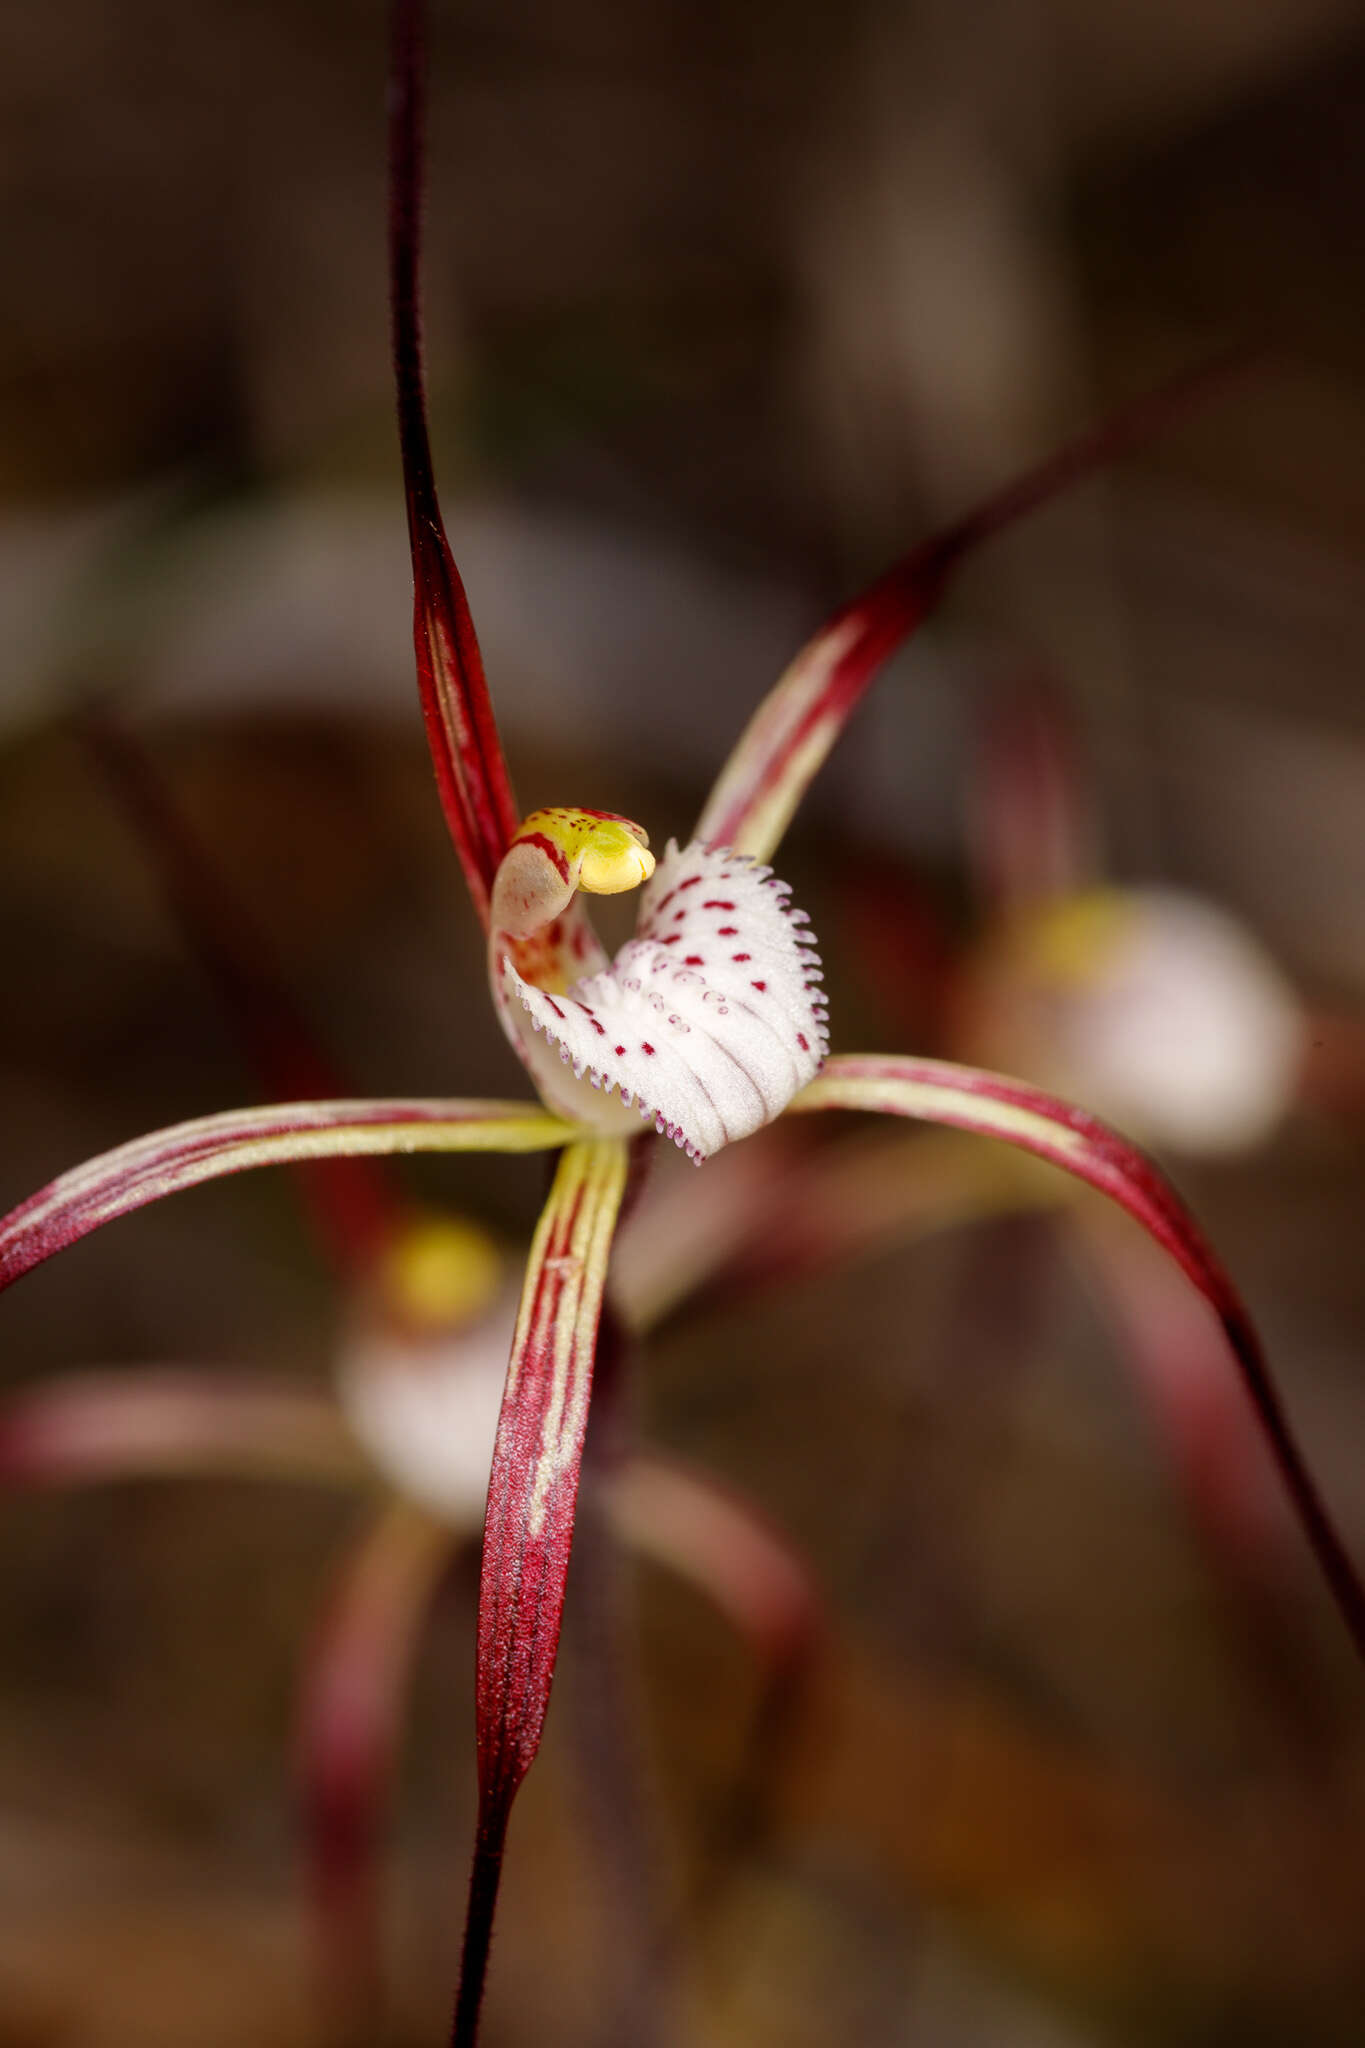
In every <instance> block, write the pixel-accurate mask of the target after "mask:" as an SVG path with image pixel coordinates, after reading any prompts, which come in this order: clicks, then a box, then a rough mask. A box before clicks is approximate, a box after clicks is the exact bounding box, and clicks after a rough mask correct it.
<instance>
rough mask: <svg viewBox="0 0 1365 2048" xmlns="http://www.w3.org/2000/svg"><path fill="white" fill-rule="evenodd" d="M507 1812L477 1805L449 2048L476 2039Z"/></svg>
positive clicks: (468, 2047) (471, 2045)
mask: <svg viewBox="0 0 1365 2048" xmlns="http://www.w3.org/2000/svg"><path fill="white" fill-rule="evenodd" d="M508 1811H509V1809H508V1805H507V1803H506V1801H501V1802H499V1806H498V1810H497V1811H496V1812H494V1813H489V1811H488V1810H487V1808H486V1807H485V1806H484V1805H483V1803H482V1802H480V1807H479V1824H478V1830H477V1833H476V1834H475V1838H474V1864H473V1868H472V1869H471V1871H470V1873H469V1910H468V1913H467V1915H466V1917H465V1928H464V1949H463V1952H462V1954H461V1957H460V1989H459V1993H458V1995H457V1997H456V2001H455V2023H454V2025H453V2027H452V2028H451V2032H450V2048H475V2043H476V2042H477V2041H478V2038H479V2016H480V2014H481V2012H482V2010H483V1988H484V1985H485V1983H486V1982H487V1981H488V1956H489V1951H490V1949H491V1947H492V1941H493V1915H494V1914H495V1912H496V1911H497V1905H498V1887H499V1885H500V1884H501V1882H502V1856H503V1849H504V1848H505V1846H506V1842H507V1820H508Z"/></svg>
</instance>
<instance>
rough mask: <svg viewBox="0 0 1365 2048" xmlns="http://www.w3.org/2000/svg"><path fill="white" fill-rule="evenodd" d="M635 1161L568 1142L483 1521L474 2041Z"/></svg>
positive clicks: (532, 1277) (542, 1700) (541, 1236)
mask: <svg viewBox="0 0 1365 2048" xmlns="http://www.w3.org/2000/svg"><path fill="white" fill-rule="evenodd" d="M627 1160H628V1148H627V1146H626V1145H625V1143H624V1142H623V1141H622V1140H620V1139H617V1138H598V1139H586V1140H580V1141H579V1142H577V1143H575V1144H573V1145H570V1146H569V1147H568V1149H567V1150H566V1151H565V1153H564V1155H563V1157H562V1158H561V1160H560V1162H559V1167H558V1170H557V1171H556V1173H555V1178H554V1185H553V1186H552V1188H551V1190H550V1196H549V1199H548V1201H547V1202H546V1205H545V1209H544V1212H543V1214H542V1216H541V1219H540V1222H539V1224H538V1225H537V1228H536V1233H535V1238H534V1240H533V1242H532V1245H531V1256H530V1259H529V1261H528V1263H527V1267H526V1278H525V1281H524V1283H523V1286H522V1294H521V1307H520V1311H519V1313H518V1316H517V1328H516V1335H515V1337H514V1338H513V1342H512V1356H511V1360H510V1363H509V1365H508V1368H507V1386H506V1391H505V1392H504V1395H503V1403H502V1413H501V1415H500V1416H499V1419H498V1435H497V1443H496V1445H495V1448H494V1452H493V1470H492V1473H491V1476H490V1478H489V1486H488V1513H487V1517H486V1520H485V1522H484V1538H483V1572H482V1578H481V1581H480V1586H479V1628H478V1659H477V1665H476V1680H475V1712H476V1726H477V1737H478V1762H479V1822H478V1836H477V1841H476V1845H475V1852H474V1871H473V1877H472V1880H471V1884H470V1903H469V1919H468V1922H467V1924H466V1928H465V1948H464V1962H463V1966H462V1970H461V1982H460V1997H459V2006H458V2009H457V2013H456V2020H455V2034H454V2039H455V2040H456V2041H472V2040H473V2039H474V2037H475V2033H476V2030H477V2024H478V2011H479V2005H480V2002H481V1999H482V1994H483V1980H484V1976H485V1973H486V1969H487V1962H488V1939H489V1934H490V1931H491V1927H492V1919H493V1908H494V1905H495V1903H496V1898H497V1888H498V1877H499V1873H500V1871H501V1866H502V1850H503V1842H504V1838H505V1835H506V1829H507V1820H508V1816H509V1814H510V1812H511V1807H512V1801H513V1799H514V1798H515V1796H516V1793H517V1789H518V1787H519V1786H520V1784H521V1781H522V1779H523V1778H524V1777H525V1775H526V1772H527V1770H528V1769H529V1768H530V1765H531V1763H532V1761H533V1759H534V1757H535V1754H536V1751H537V1749H538V1748H539V1745H540V1736H541V1730H542V1727H543V1726H544V1721H545V1709H546V1706H547V1705H548V1703H549V1697H550V1682H551V1680H552V1678H553V1676H554V1665H555V1654H556V1651H557V1648H558V1644H559V1624H560V1616H561V1613H562V1611H563V1606H564V1583H565V1578H566V1575H567V1573H568V1568H569V1550H570V1545H571V1542H572V1538H573V1524H574V1511H575V1506H576V1503H577V1497H578V1476H579V1470H580V1466H581V1463H582V1456H583V1434H584V1430H585V1428H586V1426H587V1419H588V1399H589V1395H590V1393H591V1389H592V1373H593V1362H594V1358H595V1354H596V1349H597V1328H598V1320H599V1317H600V1315H601V1311H602V1293H603V1288H604V1286H605V1284H606V1276H607V1261H608V1257H609V1255H610V1251H611V1241H612V1236H613V1233H614V1231H615V1228H616V1219H617V1216H618V1214H619V1213H620V1207H621V1199H622V1196H623V1195H624V1193H625V1186H626V1166H627Z"/></svg>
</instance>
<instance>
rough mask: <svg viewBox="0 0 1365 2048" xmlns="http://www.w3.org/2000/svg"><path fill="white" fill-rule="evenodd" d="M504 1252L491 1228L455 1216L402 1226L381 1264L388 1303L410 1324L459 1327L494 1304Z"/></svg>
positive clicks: (426, 1327)
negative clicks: (501, 1253)
mask: <svg viewBox="0 0 1365 2048" xmlns="http://www.w3.org/2000/svg"><path fill="white" fill-rule="evenodd" d="M501 1278H502V1258H501V1256H500V1254H499V1252H498V1248H497V1246H496V1245H495V1244H494V1242H493V1240H492V1238H491V1237H490V1236H489V1235H488V1233H487V1231H484V1230H480V1228H479V1227H478V1225H477V1224H476V1223H466V1222H464V1221H463V1220H462V1219H460V1218H458V1217H454V1216H450V1217H445V1216H432V1217H424V1218H423V1219H422V1220H421V1221H420V1222H417V1223H413V1224H410V1225H408V1227H407V1228H406V1229H404V1230H403V1231H401V1232H400V1234H399V1236H398V1237H397V1239H396V1240H395V1242H394V1243H393V1244H392V1245H391V1246H390V1248H389V1250H388V1252H387V1253H386V1254H385V1257H384V1261H383V1265H382V1267H381V1270H380V1284H381V1287H382V1289H383V1298H384V1303H385V1306H386V1307H387V1309H388V1310H389V1312H390V1314H391V1315H393V1316H394V1317H395V1319H396V1320H397V1321H398V1322H400V1323H402V1324H403V1325H404V1326H405V1327H406V1328H408V1329H415V1330H417V1331H421V1332H436V1331H440V1330H459V1329H462V1328H464V1327H465V1326H467V1325H468V1324H470V1323H472V1322H473V1321H474V1320H475V1319H476V1317H478V1316H479V1315H481V1314H482V1313H483V1311H484V1310H485V1309H486V1308H489V1307H490V1306H491V1305H492V1302H493V1299H494V1297H495V1295H496V1294H497V1291H498V1285H499V1282H500V1281H501Z"/></svg>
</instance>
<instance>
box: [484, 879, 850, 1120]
mask: <svg viewBox="0 0 1365 2048" xmlns="http://www.w3.org/2000/svg"><path fill="white" fill-rule="evenodd" d="M812 940H813V935H812V933H811V930H810V925H809V921H808V919H807V917H806V914H805V912H804V911H802V910H794V909H793V908H792V904H791V892H790V890H789V888H788V886H787V884H786V883H785V882H783V881H781V880H780V879H779V878H778V877H777V876H776V875H774V874H773V873H772V871H771V870H770V869H769V868H766V867H759V866H756V865H755V864H754V862H753V861H751V860H749V859H748V858H747V857H746V856H744V855H742V854H736V853H733V852H731V851H730V850H729V849H728V848H726V847H717V846H703V845H702V844H701V843H700V842H696V841H694V842H693V844H692V845H690V846H688V847H685V848H684V849H683V850H682V851H681V852H680V851H679V850H678V848H677V846H676V845H675V844H674V843H673V842H672V841H670V842H669V846H668V850H667V852H666V853H665V854H664V857H663V859H662V860H661V861H660V863H659V865H658V867H657V869H656V870H655V873H654V876H653V879H652V880H651V881H650V882H649V883H648V884H647V886H646V887H645V889H644V891H643V892H642V895H641V899H640V921H639V926H638V929H637V932H636V936H635V937H634V938H633V939H631V940H629V941H628V942H627V944H626V945H624V946H623V947H622V948H621V951H620V952H619V953H618V954H617V956H616V958H615V960H614V961H613V962H612V964H611V966H610V967H608V968H605V969H604V970H602V971H601V972H600V973H597V974H592V975H589V976H587V977H586V978H585V979H584V980H582V981H578V982H575V983H574V984H573V986H572V987H570V988H569V989H567V990H566V991H565V992H564V993H563V994H553V993H551V992H550V991H549V990H547V989H543V988H536V987H534V986H533V985H532V984H531V983H530V982H528V981H526V980H524V979H523V978H522V977H521V976H520V975H519V974H518V973H517V971H516V969H515V967H514V966H513V965H512V963H511V961H510V959H505V960H504V962H503V966H502V973H503V982H504V990H505V992H506V995H507V996H508V997H509V998H510V999H511V1000H509V1004H508V1007H509V1009H510V1010H511V1011H512V1013H513V1014H514V1015H515V1014H516V1010H517V1007H518V1006H519V1007H520V1009H521V1011H522V1012H523V1013H524V1017H525V1019H526V1022H525V1023H524V1024H523V1025H522V1038H523V1042H524V1047H525V1052H526V1057H527V1061H528V1064H529V1065H530V1066H531V1069H532V1072H533V1073H534V1075H535V1077H536V1080H537V1083H538V1085H539V1086H540V1088H541V1092H542V1094H543V1095H544V1096H545V1099H546V1100H547V1102H549V1103H551V1104H552V1105H553V1106H554V1107H556V1108H558V1109H561V1110H562V1111H563V1112H564V1113H565V1114H566V1115H572V1116H575V1117H577V1118H578V1119H579V1120H581V1121H582V1122H584V1123H594V1124H597V1125H598V1126H599V1127H601V1126H603V1125H606V1127H608V1128H612V1127H614V1128H616V1129H630V1128H633V1127H634V1121H633V1120H634V1117H636V1116H639V1117H644V1118H646V1119H647V1120H648V1121H649V1122H651V1123H653V1124H654V1126H655V1127H656V1129H657V1130H659V1131H660V1132H661V1133H662V1134H663V1135H664V1136H665V1137H669V1138H672V1139H673V1141H674V1142H675V1144H677V1145H679V1146H680V1147H681V1148H682V1149H683V1150H684V1151H686V1152H687V1153H688V1154H689V1156H690V1157H691V1158H693V1159H697V1160H700V1159H704V1158H706V1157H707V1156H708V1155H709V1154H711V1153H713V1152H716V1151H718V1150H719V1149H720V1147H721V1146H722V1145H727V1144H729V1143H730V1142H731V1141H732V1140H733V1139H735V1138H743V1137H747V1136H748V1135H749V1133H750V1132H751V1131H756V1130H757V1129H758V1128H759V1127H760V1125H762V1124H766V1123H769V1122H771V1120H772V1119H773V1118H774V1117H775V1116H778V1115H780V1114H781V1112H782V1110H783V1109H785V1108H786V1106H787V1104H788V1103H789V1102H790V1101H791V1099H792V1097H793V1095H795V1094H796V1092H797V1090H798V1089H800V1088H802V1087H804V1085H805V1084H806V1082H807V1081H809V1080H810V1079H811V1078H812V1077H813V1075H814V1074H815V1073H816V1072H817V1071H818V1070H819V1066H820V1062H821V1060H822V1059H823V1057H824V1054H825V1047H826V1044H827V1042H828V1011H827V1009H826V1007H825V1001H824V994H823V990H822V988H821V982H822V980H823V976H822V975H821V972H820V956H819V954H818V953H817V952H816V950H815V947H814V944H813V942H812ZM535 1032H540V1033H543V1034H544V1037H543V1039H542V1040H541V1041H540V1042H539V1043H538V1042H537V1040H536V1038H535V1037H534V1035H533V1034H534V1033H535ZM594 1091H595V1092H594ZM614 1094H616V1095H618V1096H619V1100H617V1101H616V1102H613V1101H612V1099H611V1098H612V1096H613V1095H614ZM623 1109H624V1110H625V1111H626V1112H627V1114H626V1115H624V1116H623V1115H622V1110H623Z"/></svg>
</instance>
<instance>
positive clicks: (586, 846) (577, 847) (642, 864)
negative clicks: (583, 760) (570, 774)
mask: <svg viewBox="0 0 1365 2048" xmlns="http://www.w3.org/2000/svg"><path fill="white" fill-rule="evenodd" d="M517 839H518V840H519V841H527V840H529V841H532V842H534V841H536V840H537V839H539V840H545V841H548V843H549V845H550V846H551V847H553V848H554V849H555V851H556V852H557V853H558V854H560V855H561V856H562V857H563V859H564V861H565V862H566V864H567V866H568V871H569V878H570V880H571V881H572V883H573V884H574V885H575V886H576V887H577V888H579V889H586V890H587V891H588V893H589V894H590V895H592V896H619V895H620V894H621V893H622V892H623V891H624V890H626V889H638V888H639V886H640V884H641V882H647V881H648V880H649V878H650V876H651V875H652V874H653V872H654V856H653V854H652V853H651V852H650V850H649V837H648V835H647V833H646V832H645V831H644V830H643V828H642V827H641V826H639V825H633V824H632V823H631V821H630V819H629V818H619V817H617V816H616V815H615V814H614V813H613V812H611V811H578V810H567V809H554V810H544V811H532V813H531V815H530V817H529V818H527V819H526V820H525V822H524V823H523V824H522V826H521V829H520V831H519V832H518V833H517Z"/></svg>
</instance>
